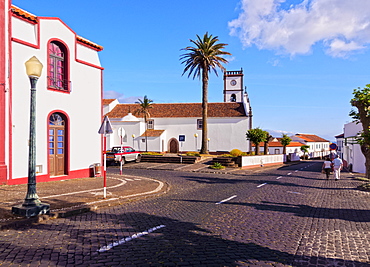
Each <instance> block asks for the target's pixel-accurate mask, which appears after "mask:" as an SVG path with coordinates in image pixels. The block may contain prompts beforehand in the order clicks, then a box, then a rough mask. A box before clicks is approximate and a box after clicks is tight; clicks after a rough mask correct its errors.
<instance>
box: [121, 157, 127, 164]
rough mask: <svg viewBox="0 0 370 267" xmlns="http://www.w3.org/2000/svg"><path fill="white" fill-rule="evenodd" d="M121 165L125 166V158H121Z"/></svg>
mask: <svg viewBox="0 0 370 267" xmlns="http://www.w3.org/2000/svg"><path fill="white" fill-rule="evenodd" d="M121 162H122V165H125V163H126V160H125V158H124V157H122V161H121Z"/></svg>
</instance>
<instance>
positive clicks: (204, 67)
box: [180, 32, 231, 154]
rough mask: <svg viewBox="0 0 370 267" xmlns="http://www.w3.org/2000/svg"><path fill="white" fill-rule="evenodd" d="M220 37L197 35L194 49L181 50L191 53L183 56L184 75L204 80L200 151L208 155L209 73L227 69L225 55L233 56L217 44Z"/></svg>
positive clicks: (223, 45)
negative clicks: (224, 64) (187, 73)
mask: <svg viewBox="0 0 370 267" xmlns="http://www.w3.org/2000/svg"><path fill="white" fill-rule="evenodd" d="M218 41H219V40H218V36H215V37H214V36H212V35H208V32H206V33H205V34H204V36H203V38H201V37H200V36H199V35H197V40H191V39H190V42H192V43H193V44H194V47H192V46H188V47H185V48H183V49H181V50H186V51H189V52H188V53H186V54H183V55H181V57H180V60H183V61H182V62H181V64H185V69H184V72H183V73H182V75H184V74H185V73H186V72H189V75H188V77H190V76H191V74H192V73H194V75H193V79H195V77H199V79H202V120H203V121H202V122H203V126H202V147H201V149H200V153H201V154H207V153H208V147H207V138H208V137H207V136H208V127H207V118H208V79H209V77H208V73H209V72H211V71H212V70H213V71H214V73H215V74H216V75H217V76H218V74H217V67H218V68H220V69H221V70H223V71H224V70H225V68H224V67H223V66H222V65H221V63H228V61H227V60H226V59H225V58H223V57H222V56H224V55H231V54H230V53H229V52H225V51H222V49H224V48H225V46H226V45H227V44H223V43H217V42H218Z"/></svg>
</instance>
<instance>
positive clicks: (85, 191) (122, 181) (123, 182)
mask: <svg viewBox="0 0 370 267" xmlns="http://www.w3.org/2000/svg"><path fill="white" fill-rule="evenodd" d="M108 178H111V177H108ZM113 179H116V180H119V181H121V183H119V184H117V185H114V186H110V187H108V189H110V188H115V187H119V186H122V185H124V184H125V183H127V181H125V180H122V179H119V178H113ZM98 190H101V188H98V189H90V190H84V191H78V192H71V193H65V194H60V195H52V196H45V197H42V198H51V197H60V196H68V195H75V194H82V193H88V192H93V191H98Z"/></svg>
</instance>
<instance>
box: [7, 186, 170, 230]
mask: <svg viewBox="0 0 370 267" xmlns="http://www.w3.org/2000/svg"><path fill="white" fill-rule="evenodd" d="M151 180H155V179H151ZM156 181H157V182H159V184H160V186H158V187H159V190H158V191H156V190H152V191H148V192H141V193H137V194H133V195H129V196H122V197H119V198H113V199H107V200H106V201H104V202H103V201H101V202H99V204H96V203H91V204H86V205H82V206H79V207H77V208H74V207H70V208H66V209H61V210H55V211H53V210H51V212H50V214H48V215H47V214H43V215H38V216H35V217H30V218H21V219H13V220H12V219H10V220H9V221H8V222H4V223H1V222H0V231H4V230H8V229H17V228H20V227H26V226H30V225H34V224H38V223H42V222H45V221H48V220H53V219H61V218H68V217H71V216H76V215H79V214H83V213H87V212H91V211H96V210H98V209H100V208H105V207H111V206H119V205H123V204H126V203H130V202H133V201H138V200H142V199H146V198H151V197H157V196H160V195H163V194H166V193H167V192H168V191H169V190H170V185H169V184H167V183H165V182H162V181H159V180H156Z"/></svg>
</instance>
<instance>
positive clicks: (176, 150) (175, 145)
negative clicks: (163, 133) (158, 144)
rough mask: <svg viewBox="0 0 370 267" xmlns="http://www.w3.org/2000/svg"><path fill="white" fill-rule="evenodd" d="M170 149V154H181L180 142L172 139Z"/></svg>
mask: <svg viewBox="0 0 370 267" xmlns="http://www.w3.org/2000/svg"><path fill="white" fill-rule="evenodd" d="M169 148H170V149H169V152H170V153H179V141H177V139H175V138H172V139H171V140H170V142H169Z"/></svg>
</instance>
